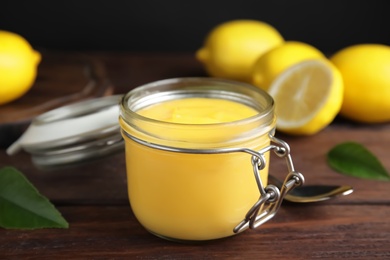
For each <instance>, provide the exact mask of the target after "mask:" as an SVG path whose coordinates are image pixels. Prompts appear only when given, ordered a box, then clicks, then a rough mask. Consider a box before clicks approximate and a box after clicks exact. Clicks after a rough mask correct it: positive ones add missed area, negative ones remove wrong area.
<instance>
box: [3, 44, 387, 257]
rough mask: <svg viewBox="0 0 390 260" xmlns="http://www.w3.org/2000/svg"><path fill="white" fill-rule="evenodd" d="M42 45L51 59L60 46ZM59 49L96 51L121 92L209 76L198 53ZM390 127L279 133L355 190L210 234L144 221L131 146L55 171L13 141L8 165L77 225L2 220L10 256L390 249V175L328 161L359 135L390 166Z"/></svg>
mask: <svg viewBox="0 0 390 260" xmlns="http://www.w3.org/2000/svg"><path fill="white" fill-rule="evenodd" d="M42 52H43V61H45V60H46V59H49V58H50V57H51V55H53V52H50V51H42ZM55 55H59V57H62V56H63V57H67V58H68V59H69V57H74V58H77V57H79V56H80V55H83V56H84V55H87V56H89V57H92V58H93V59H96V60H99V61H101V62H103V64H104V65H105V69H106V72H107V75H108V77H109V79H110V81H111V83H112V84H113V86H114V87H115V88H114V93H126V92H128V91H129V90H130V89H132V88H134V87H136V86H138V85H141V84H144V83H148V82H151V81H154V80H159V79H164V78H171V77H185V76H205V73H204V72H203V70H202V66H201V65H200V64H199V63H198V62H197V61H196V60H195V59H194V56H193V55H192V54H191V53H144V54H139V53H82V54H78V53H55ZM61 55H62V56H61ZM57 57H58V56H57ZM52 65H53V64H52ZM54 65H55V64H54ZM57 65H58V66H57V67H56V66H45V65H44V63H42V65H41V66H40V68H39V74H40V75H46V74H47V72H48V71H53V70H57V71H55V72H56V75H63V74H64V73H65V74H66V73H68V72H69V71H68V70H69V68H66V67H62V66H60V65H61V58H60V59H58V64H57ZM60 79H61V82H60ZM45 80H46V81H45ZM48 80H49V81H50V82H49V83H50V84H51V85H52V87H53V88H56V86H61V87H64V85H65V83H64V81H63V80H64V77H49V79H48V77H38V79H37V81H36V85H39V84H44V83H46V84H47V81H48ZM69 84H70V83H69ZM58 91H60V90H58ZM42 95H45V93H42ZM1 109H2V108H1V107H0V115H1V113H2V112H1ZM389 130H390V124H381V125H361V124H355V123H352V122H348V121H346V120H343V119H337V120H336V121H335V122H333V123H332V124H331V125H330V126H329V127H327V128H326V129H325V130H323V131H322V132H320V133H319V134H316V135H314V136H310V137H292V136H287V135H282V134H280V133H277V137H279V138H282V139H284V140H285V141H287V142H288V143H289V144H290V146H291V149H292V156H293V158H294V162H295V167H296V168H297V170H299V171H300V172H302V173H303V174H304V175H305V177H306V184H314V183H317V184H350V185H352V186H353V187H354V190H355V191H354V193H353V194H351V195H349V196H346V197H339V198H337V199H334V200H330V201H327V202H321V203H315V204H299V205H298V204H291V203H285V202H284V203H283V205H282V207H281V209H280V211H279V212H278V214H277V215H276V216H275V217H274V218H273V219H272V220H270V221H269V222H267V223H265V224H264V225H263V226H261V227H259V228H258V229H256V230H247V231H245V232H244V233H242V234H240V235H237V236H234V237H230V238H227V239H221V240H217V241H212V242H207V243H202V244H178V243H174V242H169V241H165V240H163V239H160V238H158V237H155V236H154V235H152V234H150V233H148V232H147V231H146V230H145V229H144V228H143V227H141V226H140V225H139V223H138V222H137V220H136V219H135V217H134V215H133V214H132V212H131V210H130V207H129V203H128V199H127V191H126V177H125V161H124V154H123V153H117V154H115V155H112V156H109V157H107V158H104V159H101V160H98V161H95V162H91V163H88V164H84V165H81V166H78V167H73V168H68V169H58V170H50V171H49V170H46V171H45V170H40V169H38V168H36V167H35V166H34V165H33V164H32V163H31V160H30V156H29V155H28V154H26V153H24V152H21V153H18V154H16V155H14V156H8V155H7V154H6V153H5V147H3V148H1V150H0V167H3V166H8V165H11V166H14V167H16V168H18V169H19V170H21V171H22V172H23V173H24V174H25V175H26V176H27V178H28V179H29V180H30V181H31V182H32V183H33V184H34V185H35V186H36V187H37V188H38V190H39V191H40V192H41V193H42V194H43V195H45V196H46V197H48V198H49V199H50V200H51V202H52V203H53V204H55V206H56V207H57V209H58V210H59V211H60V212H61V213H62V214H63V216H64V217H65V218H66V219H67V221H68V222H69V223H70V228H69V229H41V230H30V231H29V230H6V229H0V259H56V258H60V259H121V258H126V259H318V258H328V259H339V258H340V259H374V258H376V259H390V217H389V216H390V207H389V206H390V192H389V188H390V183H389V182H380V181H372V180H363V179H357V178H352V177H347V176H344V175H340V174H338V173H336V172H334V171H333V170H331V169H330V168H329V167H328V166H327V163H326V153H327V152H328V151H329V149H331V148H332V147H333V146H334V145H336V144H338V143H340V142H343V141H347V140H351V141H356V142H360V143H362V144H364V145H365V146H366V147H367V148H368V149H370V150H371V151H372V152H373V153H374V154H376V155H377V157H378V158H379V159H380V160H381V161H382V163H383V164H384V166H385V167H386V168H387V169H388V170H390V157H389V144H390V134H389ZM271 171H272V172H273V173H274V174H275V175H278V176H279V177H283V176H285V174H286V166H285V164H284V161H283V160H277V159H276V158H275V159H273V158H272V163H271ZM0 214H1V212H0Z"/></svg>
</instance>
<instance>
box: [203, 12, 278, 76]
mask: <svg viewBox="0 0 390 260" xmlns="http://www.w3.org/2000/svg"><path fill="white" fill-rule="evenodd" d="M283 42H284V39H283V37H282V35H281V34H280V33H279V32H278V31H277V30H276V28H274V27H273V26H271V25H269V24H268V23H265V22H262V21H257V20H245V19H244V20H240V19H239V20H231V21H227V22H224V23H221V24H219V25H217V26H215V27H214V28H213V29H212V30H211V31H210V32H209V33H208V35H207V36H206V38H205V42H204V44H203V47H201V48H200V49H199V50H197V51H196V53H195V57H196V59H197V60H198V61H200V62H201V63H202V64H203V65H204V67H205V69H206V71H207V73H208V74H209V75H210V76H214V77H222V78H228V79H234V80H241V81H246V82H250V81H251V71H252V66H253V64H254V62H255V61H256V59H257V58H258V57H259V56H260V55H262V54H263V53H265V52H266V51H268V50H269V49H271V48H274V47H276V46H278V45H280V44H282V43H283Z"/></svg>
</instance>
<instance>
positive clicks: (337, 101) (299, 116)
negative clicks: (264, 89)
mask: <svg viewBox="0 0 390 260" xmlns="http://www.w3.org/2000/svg"><path fill="white" fill-rule="evenodd" d="M268 92H269V94H270V95H271V96H272V97H273V98H274V100H275V107H276V108H275V110H276V115H277V120H276V128H277V130H279V131H281V132H285V133H288V134H294V135H312V134H315V133H317V132H319V131H320V130H322V129H323V128H325V127H326V126H328V125H329V124H330V123H331V122H332V121H333V119H334V118H335V117H336V115H337V114H338V112H339V111H340V107H341V103H342V99H343V80H342V77H341V74H340V72H339V71H338V70H337V68H336V67H335V66H334V65H333V64H332V63H331V62H330V61H329V60H327V59H322V58H319V59H312V60H306V61H302V62H300V63H297V64H295V65H293V66H291V67H290V68H288V69H286V70H284V71H283V72H282V73H281V74H279V76H277V77H276V79H275V80H274V82H273V83H272V84H271V86H270V88H269V89H268Z"/></svg>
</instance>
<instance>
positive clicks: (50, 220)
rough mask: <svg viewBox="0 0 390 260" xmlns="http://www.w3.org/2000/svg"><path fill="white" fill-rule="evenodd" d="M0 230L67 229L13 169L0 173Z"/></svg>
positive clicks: (52, 209) (47, 203)
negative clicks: (0, 228)
mask: <svg viewBox="0 0 390 260" xmlns="http://www.w3.org/2000/svg"><path fill="white" fill-rule="evenodd" d="M0 227H3V228H9V229H38V228H68V227H69V224H68V222H67V221H66V220H65V219H64V218H63V217H62V216H61V213H59V212H58V211H57V209H56V208H55V207H54V206H53V204H51V203H50V201H49V200H48V199H47V198H46V197H44V196H42V195H41V194H40V193H39V192H38V190H37V189H36V188H35V187H34V186H33V185H32V184H31V183H30V182H29V181H28V180H27V178H26V177H25V176H24V175H23V174H22V173H21V172H19V171H18V170H17V169H15V168H13V167H4V168H2V169H0Z"/></svg>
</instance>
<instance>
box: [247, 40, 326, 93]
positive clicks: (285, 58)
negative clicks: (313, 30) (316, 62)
mask: <svg viewBox="0 0 390 260" xmlns="http://www.w3.org/2000/svg"><path fill="white" fill-rule="evenodd" d="M315 58H325V55H324V54H323V53H322V52H321V51H320V50H318V49H317V48H315V47H313V46H311V45H309V44H306V43H303V42H296V41H288V42H285V43H284V44H282V45H279V46H277V47H275V48H273V49H271V50H269V51H267V52H266V53H264V54H263V55H261V56H260V57H259V58H258V59H257V60H256V62H255V65H254V66H253V70H252V84H254V85H255V86H258V87H260V88H262V89H264V90H267V89H268V88H269V86H270V85H271V83H272V81H273V80H274V79H275V78H276V77H277V76H278V75H279V74H280V73H281V72H282V71H284V70H285V69H287V68H289V67H291V66H292V65H294V64H297V63H299V62H301V61H304V60H308V59H315Z"/></svg>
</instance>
